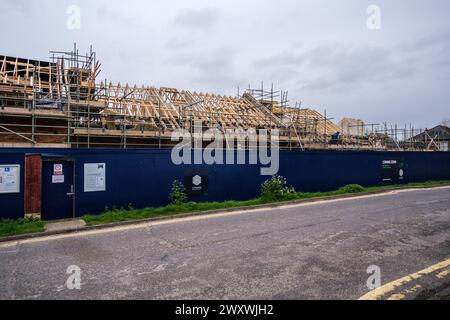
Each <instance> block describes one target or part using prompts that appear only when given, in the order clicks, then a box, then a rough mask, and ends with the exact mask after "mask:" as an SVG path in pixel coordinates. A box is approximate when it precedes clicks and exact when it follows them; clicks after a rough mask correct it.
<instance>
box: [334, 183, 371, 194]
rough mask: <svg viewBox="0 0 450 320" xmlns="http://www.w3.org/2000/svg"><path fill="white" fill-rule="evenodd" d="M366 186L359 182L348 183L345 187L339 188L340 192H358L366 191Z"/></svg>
mask: <svg viewBox="0 0 450 320" xmlns="http://www.w3.org/2000/svg"><path fill="white" fill-rule="evenodd" d="M364 191H365V189H364V187H362V186H360V185H359V184H348V185H346V186H344V187H341V188H339V190H338V192H341V193H358V192H364Z"/></svg>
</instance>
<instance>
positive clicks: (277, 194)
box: [261, 175, 295, 200]
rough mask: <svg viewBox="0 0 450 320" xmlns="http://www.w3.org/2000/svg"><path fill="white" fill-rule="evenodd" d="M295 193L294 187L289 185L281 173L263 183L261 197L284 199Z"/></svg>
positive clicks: (265, 198)
mask: <svg viewBox="0 0 450 320" xmlns="http://www.w3.org/2000/svg"><path fill="white" fill-rule="evenodd" d="M294 193H295V190H294V188H292V187H288V186H287V183H286V179H285V178H283V177H282V176H279V175H274V176H272V178H270V179H269V180H266V181H264V182H263V183H262V184H261V198H262V199H264V200H283V199H286V198H288V197H289V195H292V194H294Z"/></svg>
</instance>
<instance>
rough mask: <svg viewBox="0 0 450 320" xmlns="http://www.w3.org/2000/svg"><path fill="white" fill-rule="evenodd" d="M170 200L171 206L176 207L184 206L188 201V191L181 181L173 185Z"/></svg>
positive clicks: (176, 181)
mask: <svg viewBox="0 0 450 320" xmlns="http://www.w3.org/2000/svg"><path fill="white" fill-rule="evenodd" d="M169 199H170V201H171V204H175V205H182V204H183V203H185V202H186V201H187V195H186V189H185V188H184V185H183V184H182V183H181V182H180V181H178V180H175V181H174V182H173V183H172V189H171V191H170V194H169Z"/></svg>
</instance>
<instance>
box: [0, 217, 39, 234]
mask: <svg viewBox="0 0 450 320" xmlns="http://www.w3.org/2000/svg"><path fill="white" fill-rule="evenodd" d="M44 226H45V222H44V221H42V220H40V219H33V218H26V219H19V220H0V237H8V236H12V235H18V234H24V233H35V232H42V231H44Z"/></svg>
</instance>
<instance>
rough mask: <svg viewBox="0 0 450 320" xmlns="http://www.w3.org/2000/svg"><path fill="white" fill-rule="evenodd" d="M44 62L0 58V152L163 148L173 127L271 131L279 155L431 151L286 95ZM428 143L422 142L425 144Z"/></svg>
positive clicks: (56, 58) (83, 60)
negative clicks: (168, 83) (195, 88)
mask: <svg viewBox="0 0 450 320" xmlns="http://www.w3.org/2000/svg"><path fill="white" fill-rule="evenodd" d="M51 55H52V56H51V59H50V61H36V60H31V59H24V58H16V57H8V56H0V146H2V147H59V148H168V147H171V146H173V145H174V142H172V141H171V133H172V132H173V131H174V130H176V129H180V128H182V129H186V130H189V131H194V129H195V128H194V125H198V124H199V123H200V124H201V126H202V130H203V131H205V130H207V129H211V128H215V129H217V130H220V131H221V132H225V131H226V130H227V129H236V128H242V129H248V128H253V129H267V130H268V131H270V130H272V129H278V130H279V132H280V138H279V145H280V148H282V149H302V150H305V149H377V150H423V149H431V150H433V149H435V148H434V147H435V145H436V146H437V144H436V143H435V144H432V143H431V144H427V145H424V144H423V143H422V142H420V141H414V140H413V137H414V136H416V135H417V134H419V133H421V132H422V131H420V130H416V129H413V128H412V127H410V128H406V127H405V128H404V129H403V128H402V129H400V128H398V127H397V126H395V127H392V126H391V127H390V128H388V126H387V124H384V125H380V124H376V125H374V124H371V125H365V124H364V122H362V121H361V120H355V119H343V120H342V121H341V123H340V125H336V124H335V123H333V122H332V121H331V120H332V119H329V118H327V117H326V112H324V114H321V113H319V112H317V111H315V110H313V109H307V108H301V107H300V103H295V104H293V103H290V102H289V100H288V97H287V92H284V91H274V90H273V86H271V87H270V89H267V88H266V89H265V88H264V86H263V85H262V84H261V87H260V88H258V89H252V88H248V89H247V90H245V92H244V93H243V94H239V93H238V94H237V96H234V97H231V96H221V95H215V94H209V93H198V92H191V91H187V90H177V89H174V88H155V87H149V86H147V87H144V86H141V87H139V86H136V85H134V86H131V85H128V84H126V85H121V84H112V83H110V82H107V81H106V80H99V79H100V77H99V73H100V68H101V64H100V63H99V61H98V60H97V58H96V54H95V52H93V51H92V49H91V51H90V52H89V53H88V54H85V55H82V54H79V52H78V50H77V48H76V46H74V49H73V51H71V52H51ZM431 140H433V139H432V137H430V141H431Z"/></svg>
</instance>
